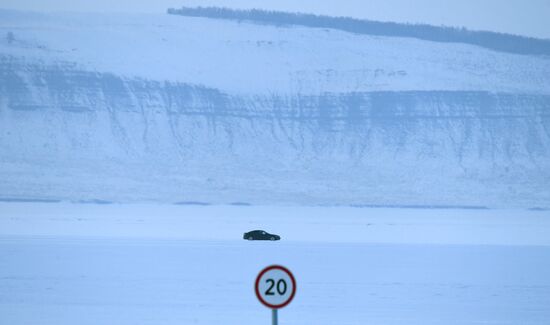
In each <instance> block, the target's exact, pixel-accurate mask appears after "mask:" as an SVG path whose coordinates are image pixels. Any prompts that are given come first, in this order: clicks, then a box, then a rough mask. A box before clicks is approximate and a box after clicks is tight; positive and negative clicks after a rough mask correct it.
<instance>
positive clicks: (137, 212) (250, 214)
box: [0, 203, 550, 325]
mask: <svg viewBox="0 0 550 325" xmlns="http://www.w3.org/2000/svg"><path fill="white" fill-rule="evenodd" d="M258 228H259V229H265V230H268V231H270V232H274V233H277V234H279V235H281V237H282V240H281V241H280V242H248V241H245V240H243V239H242V235H243V232H245V231H248V230H253V229H258ZM270 264H282V265H284V266H287V267H288V268H289V269H290V270H292V271H293V272H294V274H295V276H296V279H297V287H298V291H297V295H296V298H295V300H294V301H293V302H292V303H291V304H290V305H289V306H288V307H286V308H284V309H282V310H281V311H280V312H279V321H280V324H338V325H342V324H403V325H411V324H422V325H425V324H438V325H439V324H446V325H448V324H491V325H494V324H541V325H542V324H550V212H549V211H528V210H451V209H447V210H445V209H441V210H428V209H426V210H422V209H381V208H344V207H261V206H176V205H154V204H147V205H138V204H132V205H118V204H113V205H88V204H70V203H0V324H6V325H20V324H56V325H63V324H71V325H74V324H93V325H98V324H102V325H103V324H117V325H120V324H132V325H135V324H178V325H181V324H269V323H270V321H271V320H270V311H269V310H268V309H266V308H265V307H263V306H262V305H260V303H259V302H258V301H257V300H256V297H255V295H254V292H253V282H254V279H255V277H256V275H257V273H258V272H259V271H260V270H261V269H262V268H263V267H265V266H268V265H270Z"/></svg>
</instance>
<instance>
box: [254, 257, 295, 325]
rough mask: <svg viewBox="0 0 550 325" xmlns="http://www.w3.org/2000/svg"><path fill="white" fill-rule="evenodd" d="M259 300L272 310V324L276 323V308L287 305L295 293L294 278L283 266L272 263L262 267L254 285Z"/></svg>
mask: <svg viewBox="0 0 550 325" xmlns="http://www.w3.org/2000/svg"><path fill="white" fill-rule="evenodd" d="M254 288H255V291H256V296H257V297H258V300H260V302H261V303H262V304H263V305H264V306H266V307H268V308H271V309H272V310H273V312H272V324H277V318H278V317H277V309H280V308H283V307H285V306H286V305H288V304H289V303H290V302H291V301H292V299H294V295H295V294H296V279H294V275H292V273H291V272H290V271H289V270H288V269H287V268H286V267H284V266H280V265H272V266H268V267H266V268H265V269H263V270H262V271H261V272H260V274H258V277H257V278H256V284H255V286H254Z"/></svg>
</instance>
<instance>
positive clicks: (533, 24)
mask: <svg viewBox="0 0 550 325" xmlns="http://www.w3.org/2000/svg"><path fill="white" fill-rule="evenodd" d="M182 5H186V6H213V5H216V6H225V7H232V8H266V9H276V10H288V11H301V12H312V13H318V14H326V15H333V16H352V17H357V18H368V19H373V20H382V21H397V22H422V23H429V24H433V25H447V26H465V27H467V28H470V29H483V30H493V31H499V32H507V33H514V34H521V35H528V36H534V37H543V38H549V39H550V0H454V1H448V0H338V1H335V0H333V1H328V0H261V1H260V0H0V8H11V9H22V10H38V11H43V10H48V11H58V10H62V11H96V12H146V13H163V12H165V11H166V8H168V7H180V6H182Z"/></svg>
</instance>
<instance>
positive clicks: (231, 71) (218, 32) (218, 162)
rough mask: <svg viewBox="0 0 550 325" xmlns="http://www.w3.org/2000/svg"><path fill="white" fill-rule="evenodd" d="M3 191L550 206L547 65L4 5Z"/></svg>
mask: <svg viewBox="0 0 550 325" xmlns="http://www.w3.org/2000/svg"><path fill="white" fill-rule="evenodd" d="M0 16H1V17H2V23H0V32H2V33H8V32H10V31H11V32H12V33H13V35H14V39H12V40H9V41H8V39H7V38H6V39H5V40H2V42H1V43H2V44H1V46H0V178H1V179H2V183H1V184H0V198H2V197H3V198H40V199H62V200H75V201H79V200H94V199H99V200H109V201H137V200H154V201H164V202H178V201H200V202H211V203H229V202H237V201H238V202H250V203H257V204H273V203H275V204H280V203H283V204H286V203H290V204H356V205H439V206H446V205H460V206H514V207H535V206H546V205H548V204H547V202H550V187H549V186H548V185H547V184H550V87H549V86H550V59H549V58H547V57H537V56H528V55H514V54H506V53H498V52H492V51H490V50H486V49H481V48H477V47H475V46H471V45H464V44H436V43H433V42H428V41H420V40H415V39H407V38H395V37H394V38H392V37H368V36H365V35H353V34H347V33H344V32H337V31H331V30H322V29H312V28H301V27H300V28H299V27H294V28H282V27H275V26H261V25H254V24H247V23H236V22H227V21H218V20H213V19H205V18H188V17H173V16H160V15H159V16H140V15H131V16H124V15H111V16H108V15H79V16H75V15H69V14H63V15H59V14H57V15H38V14H28V13H19V12H11V11H3V12H0Z"/></svg>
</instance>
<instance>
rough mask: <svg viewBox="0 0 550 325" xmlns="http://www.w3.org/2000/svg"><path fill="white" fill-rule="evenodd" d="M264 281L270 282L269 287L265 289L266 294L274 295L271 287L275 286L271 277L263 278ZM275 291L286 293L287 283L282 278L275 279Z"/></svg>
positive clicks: (281, 293) (280, 293)
mask: <svg viewBox="0 0 550 325" xmlns="http://www.w3.org/2000/svg"><path fill="white" fill-rule="evenodd" d="M265 282H266V283H270V286H269V288H268V289H267V290H266V291H265V294H266V296H274V295H275V292H273V288H274V287H275V280H273V279H267V280H265ZM276 287H277V288H276V289H277V293H278V294H279V295H281V296H282V295H284V294H285V293H286V288H287V284H286V281H285V280H284V279H281V280H279V281H277V286H276Z"/></svg>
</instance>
